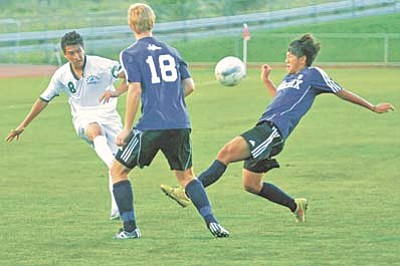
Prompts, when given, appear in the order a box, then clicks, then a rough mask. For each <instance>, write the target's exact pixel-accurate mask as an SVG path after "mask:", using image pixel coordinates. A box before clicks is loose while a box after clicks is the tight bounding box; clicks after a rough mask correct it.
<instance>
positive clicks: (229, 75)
mask: <svg viewBox="0 0 400 266" xmlns="http://www.w3.org/2000/svg"><path fill="white" fill-rule="evenodd" d="M245 76H246V71H245V67H244V64H243V62H242V60H240V59H239V58H237V57H234V56H227V57H224V58H222V59H221V60H220V61H219V62H218V63H217V65H216V66H215V78H216V79H217V80H218V81H219V82H220V83H221V84H222V85H224V86H236V85H237V84H239V82H240V81H241V80H242V79H243V78H244V77H245Z"/></svg>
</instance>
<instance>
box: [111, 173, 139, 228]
mask: <svg viewBox="0 0 400 266" xmlns="http://www.w3.org/2000/svg"><path fill="white" fill-rule="evenodd" d="M113 188H114V190H113V192H114V197H115V201H116V202H117V205H118V209H119V212H120V214H121V218H122V220H123V221H124V230H125V231H127V232H132V231H133V230H135V229H136V218H135V212H134V209H133V190H132V186H131V182H129V180H124V181H121V182H118V183H115V184H114V185H113Z"/></svg>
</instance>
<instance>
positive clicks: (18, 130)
mask: <svg viewBox="0 0 400 266" xmlns="http://www.w3.org/2000/svg"><path fill="white" fill-rule="evenodd" d="M24 130H25V128H24V127H21V126H19V127H17V128H16V129H12V130H11V131H10V133H9V134H8V136H7V137H6V139H5V141H6V142H11V141H12V140H13V139H14V138H17V139H16V140H18V139H19V135H21V134H22V132H24Z"/></svg>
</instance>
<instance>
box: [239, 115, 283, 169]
mask: <svg viewBox="0 0 400 266" xmlns="http://www.w3.org/2000/svg"><path fill="white" fill-rule="evenodd" d="M241 136H242V137H243V138H244V139H245V140H246V142H247V143H248V145H249V147H250V153H251V157H250V158H249V159H247V160H245V161H244V164H243V168H244V169H247V170H249V171H251V172H255V173H265V172H267V171H269V170H271V169H273V168H278V167H279V164H278V162H277V161H276V160H275V159H273V158H272V157H273V156H275V155H277V154H279V153H280V152H281V151H282V149H283V145H284V141H283V140H282V138H281V135H280V133H279V131H278V129H277V128H276V127H275V126H274V125H273V124H272V123H270V122H267V121H263V122H260V123H258V124H257V125H256V126H255V127H253V128H252V129H250V130H249V131H247V132H245V133H243V134H242V135H241Z"/></svg>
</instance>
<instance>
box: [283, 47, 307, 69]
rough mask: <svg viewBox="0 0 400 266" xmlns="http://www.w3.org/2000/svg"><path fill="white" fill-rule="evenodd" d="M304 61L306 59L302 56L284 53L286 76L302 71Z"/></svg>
mask: <svg viewBox="0 0 400 266" xmlns="http://www.w3.org/2000/svg"><path fill="white" fill-rule="evenodd" d="M305 59H306V57H305V56H304V55H303V56H300V57H297V56H296V55H294V54H292V53H291V52H286V60H285V63H286V70H287V72H288V74H294V73H297V72H299V71H300V70H302V69H303V68H304V67H305V61H306V60H305Z"/></svg>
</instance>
